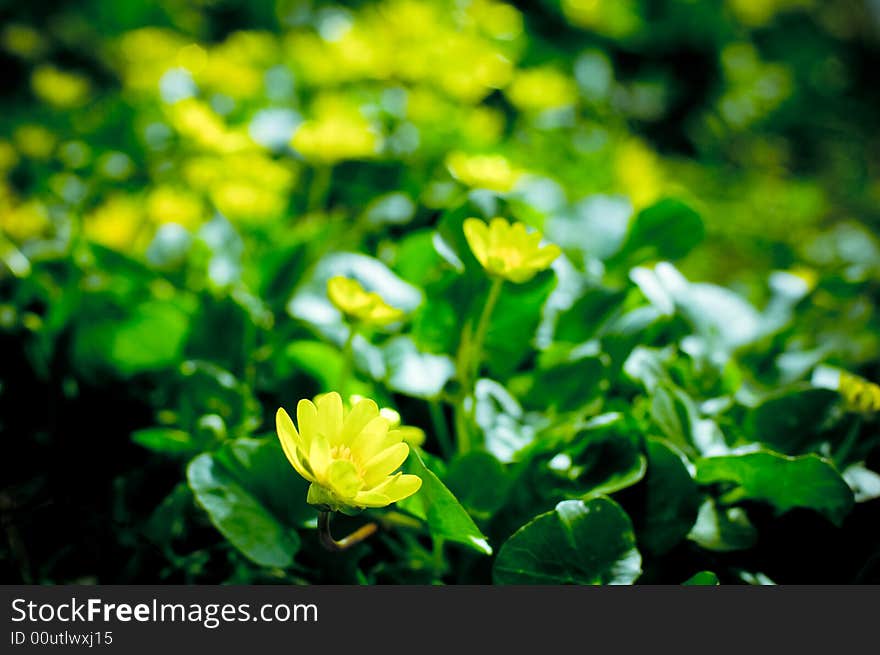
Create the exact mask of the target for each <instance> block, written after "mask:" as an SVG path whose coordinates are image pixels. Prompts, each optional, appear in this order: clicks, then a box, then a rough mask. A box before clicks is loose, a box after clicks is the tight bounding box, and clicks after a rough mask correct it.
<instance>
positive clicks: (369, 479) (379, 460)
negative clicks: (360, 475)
mask: <svg viewBox="0 0 880 655" xmlns="http://www.w3.org/2000/svg"><path fill="white" fill-rule="evenodd" d="M407 455H409V446H407V445H406V444H405V443H403V442H402V441H401V442H399V443H396V444H394V445H393V446H391V447H390V448H386V449H385V450H383V451H382V452H380V453H378V454H376V455H374V456H373V457H371V458H370V459H369V460H368V461H367V463H366V464H364V483H365V484H366V486H367V487H368V488H369V487H373V486H375V485H377V484H379V483H380V482H381V481H382V480H383V479H384V478H386V477H387V476H388V475H390V474H391V473H392V472H394V471H395V470H396V469H397V467H399V466H400V465H401V464H403V462H404V460H405V459H406V457H407Z"/></svg>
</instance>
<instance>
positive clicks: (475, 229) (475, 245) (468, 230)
mask: <svg viewBox="0 0 880 655" xmlns="http://www.w3.org/2000/svg"><path fill="white" fill-rule="evenodd" d="M462 229H463V230H464V236H465V239H467V242H468V245H469V246H470V248H471V252H473V253H474V257H476V259H477V261H478V262H480V265H482V266H485V265H486V253H487V252H488V251H489V226H488V225H486V224H485V223H484V222H483V221H481V220H480V219H479V218H467V219H465V221H464V224H463V225H462Z"/></svg>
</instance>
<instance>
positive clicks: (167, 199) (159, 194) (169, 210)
mask: <svg viewBox="0 0 880 655" xmlns="http://www.w3.org/2000/svg"><path fill="white" fill-rule="evenodd" d="M147 215H148V216H149V217H150V220H152V221H153V222H154V223H156V224H157V225H164V224H165V223H177V224H179V225H182V226H183V227H186V228H190V229H192V228H195V227H197V226H198V225H199V224H200V223H202V222H203V221H204V219H205V218H207V217H206V212H205V208H204V206H203V205H202V201H201V200H200V199H199V197H198V196H197V195H195V194H193V193H190V192H189V191H187V190H185V189H183V188H178V187H173V186H165V185H163V186H158V187H156V188H154V189H153V190H151V191H150V193H149V195H148V196H147Z"/></svg>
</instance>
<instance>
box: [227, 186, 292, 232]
mask: <svg viewBox="0 0 880 655" xmlns="http://www.w3.org/2000/svg"><path fill="white" fill-rule="evenodd" d="M211 200H212V202H213V203H214V206H215V207H217V209H218V210H219V211H220V213H221V214H223V215H224V216H225V217H226V218H228V219H230V220H232V221H244V222H247V221H256V222H260V221H263V220H266V219H269V218H275V217H278V216H279V215H280V214H282V213H283V212H284V210H285V209H286V207H287V195H286V194H285V193H283V192H281V193H280V192H279V191H278V190H277V188H269V187H267V186H264V185H262V184H254V183H253V182H250V181H248V180H239V181H236V180H227V181H224V182H221V183H219V184H216V185H215V186H214V187H213V188H212V189H211Z"/></svg>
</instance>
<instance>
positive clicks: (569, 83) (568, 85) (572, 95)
mask: <svg viewBox="0 0 880 655" xmlns="http://www.w3.org/2000/svg"><path fill="white" fill-rule="evenodd" d="M506 93H507V97H508V98H510V101H511V102H512V103H513V104H514V105H515V106H516V108H517V109H519V110H520V111H526V112H528V111H534V112H540V111H544V110H546V109H559V108H560V107H568V106H570V105H573V104H574V103H575V102H577V98H578V90H577V85H576V84H575V83H574V80H573V79H571V78H570V77H568V76H567V75H565V74H563V73H561V72H560V71H558V70H556V69H555V68H550V67H541V68H530V69H528V70H523V71H520V72H519V73H517V75H516V77H515V78H513V82H512V83H511V84H510V86H509V87H508V88H507V91H506Z"/></svg>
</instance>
